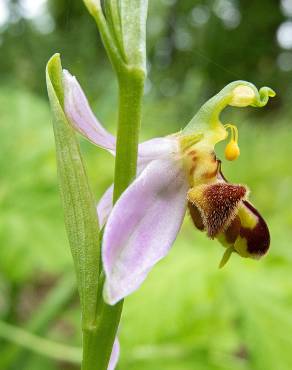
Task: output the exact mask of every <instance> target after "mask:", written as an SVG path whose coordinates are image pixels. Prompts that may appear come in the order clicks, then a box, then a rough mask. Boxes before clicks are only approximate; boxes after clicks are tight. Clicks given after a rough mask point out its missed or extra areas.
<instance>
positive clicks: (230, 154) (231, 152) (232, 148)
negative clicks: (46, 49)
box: [225, 140, 240, 161]
mask: <svg viewBox="0 0 292 370" xmlns="http://www.w3.org/2000/svg"><path fill="white" fill-rule="evenodd" d="M239 155H240V149H239V146H238V144H237V142H236V141H234V140H231V141H230V142H229V143H228V144H227V145H226V148H225V158H226V159H227V160H228V161H235V159H237V158H238V157H239Z"/></svg>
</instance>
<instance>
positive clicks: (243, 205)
mask: <svg viewBox="0 0 292 370" xmlns="http://www.w3.org/2000/svg"><path fill="white" fill-rule="evenodd" d="M63 85H64V107H65V112H66V115H67V118H68V120H69V122H70V123H71V125H72V126H73V127H74V129H75V130H77V131H78V132H79V133H81V134H82V135H83V136H84V137H86V138H87V139H88V140H90V141H91V142H92V143H94V144H96V145H97V146H99V147H101V148H103V149H106V150H107V151H109V152H110V153H112V154H115V138H114V137H113V136H112V135H111V134H110V133H109V132H107V131H106V129H105V128H104V127H103V126H102V125H101V124H100V122H99V121H98V120H97V119H96V118H95V116H94V114H93V113H92V111H91V109H90V107H89V104H88V102H87V99H86V97H85V95H84V93H83V91H82V89H81V87H80V85H79V83H78V82H77V80H76V78H75V77H73V76H72V75H71V74H70V73H69V72H68V71H64V72H63ZM274 95H275V93H274V92H273V90H271V89H270V88H267V87H263V88H261V89H260V90H259V91H258V90H257V89H256V87H255V86H254V85H252V84H250V83H248V82H245V81H235V82H232V83H230V84H229V85H227V86H226V87H225V88H224V89H223V90H221V91H220V92H219V93H218V94H217V95H215V96H214V97H213V98H211V99H210V100H209V101H208V102H207V103H205V104H204V105H203V106H202V107H201V109H200V110H199V111H198V113H197V114H196V115H195V116H194V118H193V119H192V120H191V122H190V123H189V124H188V125H187V126H186V127H185V128H184V129H183V130H182V131H180V132H177V133H174V134H172V135H169V136H166V137H160V138H154V139H151V140H149V141H146V142H144V143H141V144H140V145H139V150H138V153H139V154H138V176H137V178H136V180H135V181H133V183H132V184H131V185H130V186H129V187H128V189H127V190H126V191H125V192H124V193H123V194H122V196H121V197H120V199H119V200H118V201H117V203H116V204H115V205H114V207H113V206H112V198H113V187H112V186H111V187H110V188H109V189H108V190H107V191H106V192H105V194H104V195H103V197H102V198H101V200H100V202H99V204H98V205H97V212H98V218H99V223H100V227H103V226H104V225H105V229H104V236H103V243H102V261H103V269H104V272H105V276H106V280H105V285H104V292H103V293H104V299H105V301H106V302H108V303H109V304H115V303H117V302H118V301H119V300H121V299H122V298H124V297H126V296H127V295H129V294H130V293H132V292H134V291H135V290H136V289H137V288H138V287H139V286H140V285H141V283H142V282H143V281H144V280H145V278H146V276H147V275H148V273H149V271H150V270H151V268H152V267H153V266H154V265H155V264H156V263H157V262H158V261H159V260H161V259H162V258H163V257H165V256H166V254H167V253H168V252H169V249H170V248H171V246H172V245H173V243H174V241H175V239H176V236H177V234H178V232H179V230H180V227H181V224H182V222H183V219H184V215H185V213H186V210H187V208H188V209H189V212H190V215H191V218H192V220H193V223H194V225H195V227H196V228H197V229H199V230H201V231H204V232H206V234H207V235H208V236H209V237H210V238H211V239H214V238H216V239H217V240H218V241H219V242H220V243H221V244H222V245H223V247H224V248H225V253H224V255H223V258H222V261H221V263H220V266H223V265H224V264H225V263H226V262H227V260H228V259H229V257H230V255H231V253H233V252H234V253H236V254H238V255H240V256H242V257H250V258H255V259H257V258H260V257H261V256H263V255H264V254H265V253H266V252H267V250H268V248H269V244H270V236H269V230H268V227H267V225H266V223H265V221H264V219H263V218H262V216H261V215H260V214H259V212H258V211H257V210H256V209H255V207H254V206H253V205H252V204H251V203H250V202H249V201H248V194H249V190H248V188H247V187H246V186H244V185H239V184H231V183H229V182H228V181H227V180H226V179H225V177H224V176H223V174H222V170H221V161H220V160H219V159H218V158H217V157H216V155H215V152H214V147H215V145H216V144H217V143H218V142H220V141H222V140H225V139H226V138H227V137H228V131H227V130H228V129H230V130H231V140H230V142H229V143H228V144H227V146H226V149H225V155H226V158H227V159H229V160H234V159H236V158H237V157H238V155H239V147H238V131H237V128H236V126H234V125H231V124H227V125H223V124H222V123H221V122H220V119H219V115H220V113H221V111H222V110H223V109H224V108H225V107H226V106H234V107H247V106H255V107H262V106H264V105H266V104H267V102H268V99H269V97H272V96H274Z"/></svg>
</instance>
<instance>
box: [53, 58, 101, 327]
mask: <svg viewBox="0 0 292 370" xmlns="http://www.w3.org/2000/svg"><path fill="white" fill-rule="evenodd" d="M46 78H47V88H48V94H49V99H50V103H51V109H52V113H53V127H54V134H55V143H56V153H57V167H58V176H59V183H60V192H61V198H62V203H63V209H64V218H65V226H66V230H67V234H68V239H69V243H70V247H71V252H72V255H73V259H74V264H75V269H76V274H77V281H78V289H79V294H80V300H81V306H82V316H83V317H82V318H83V325H84V326H85V327H87V326H90V325H91V324H93V322H94V318H95V312H96V300H97V291H98V277H99V260H100V245H99V228H98V221H97V214H96V209H95V202H94V199H93V196H92V193H91V189H90V186H89V184H88V179H87V174H86V170H85V167H84V164H83V161H82V156H81V153H80V148H79V144H78V142H77V139H76V137H75V133H74V131H73V129H72V128H71V126H70V124H69V123H68V121H67V118H66V116H65V113H64V110H63V86H62V66H61V62H60V57H59V55H58V54H55V55H54V56H53V57H52V58H51V59H50V60H49V62H48V65H47V70H46Z"/></svg>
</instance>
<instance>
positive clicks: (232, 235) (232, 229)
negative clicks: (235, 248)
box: [224, 216, 241, 244]
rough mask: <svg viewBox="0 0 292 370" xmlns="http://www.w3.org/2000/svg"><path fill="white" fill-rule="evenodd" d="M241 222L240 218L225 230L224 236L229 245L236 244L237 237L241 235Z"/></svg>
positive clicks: (236, 218)
mask: <svg viewBox="0 0 292 370" xmlns="http://www.w3.org/2000/svg"><path fill="white" fill-rule="evenodd" d="M240 229H241V222H240V218H239V217H238V216H236V217H235V219H234V220H233V221H232V222H231V224H230V225H229V226H228V228H227V229H226V230H225V232H224V235H225V238H226V241H227V243H229V244H234V243H235V241H236V239H237V237H238V236H239V234H240Z"/></svg>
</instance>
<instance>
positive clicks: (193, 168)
mask: <svg viewBox="0 0 292 370" xmlns="http://www.w3.org/2000/svg"><path fill="white" fill-rule="evenodd" d="M195 168H196V166H195V165H193V166H192V167H191V169H190V176H193V173H194V171H195Z"/></svg>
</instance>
